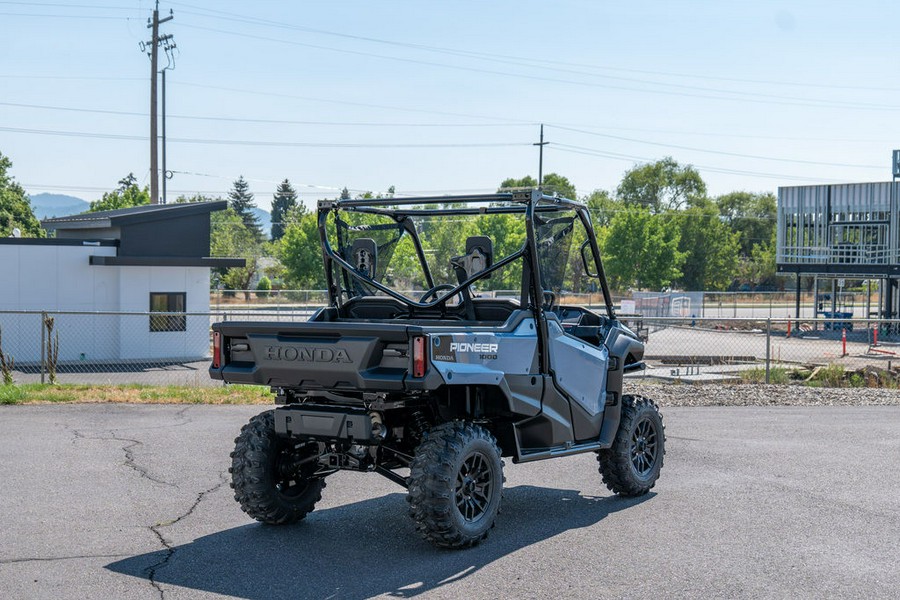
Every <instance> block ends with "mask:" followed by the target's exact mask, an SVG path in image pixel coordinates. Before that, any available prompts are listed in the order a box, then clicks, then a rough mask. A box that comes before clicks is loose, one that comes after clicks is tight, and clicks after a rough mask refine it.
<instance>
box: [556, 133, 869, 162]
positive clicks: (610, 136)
mask: <svg viewBox="0 0 900 600" xmlns="http://www.w3.org/2000/svg"><path fill="white" fill-rule="evenodd" d="M547 126H548V127H553V128H555V129H561V130H563V131H572V132H575V133H582V134H585V135H592V136H597V137H602V138H608V139H613V140H619V141H624V142H633V143H636V144H646V145H649V146H659V147H663V148H674V149H676V150H688V151H692V152H704V153H707V154H718V155H720V156H734V157H737V158H751V159H754V160H767V161H772V162H783V163H796V164H803V165H818V166H825V167H847V168H852V169H879V170H881V169H883V168H884V167H883V166H876V165H859V164H851V163H833V162H823V161H817V160H801V159H793V158H779V157H772V156H764V155H758V154H742V153H740V152H728V151H725V150H707V149H705V148H696V147H693V146H683V145H680V144H666V143H663V142H652V141H649V140H640V139H636V138H629V137H624V136H620V135H613V134H610V133H597V132H596V131H586V130H583V129H576V128H574V127H563V126H560V125H549V124H548V125H547Z"/></svg>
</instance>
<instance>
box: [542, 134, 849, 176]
mask: <svg viewBox="0 0 900 600" xmlns="http://www.w3.org/2000/svg"><path fill="white" fill-rule="evenodd" d="M553 147H554V148H555V149H556V150H559V151H560V152H568V153H570V154H582V155H585V156H593V157H597V158H609V159H612V160H620V161H625V162H632V163H633V162H653V161H654V160H656V159H654V158H649V157H646V156H633V155H628V154H619V153H616V152H604V151H602V150H596V149H593V148H584V147H581V146H570V145H568V144H558V143H557V144H554V145H553ZM692 166H693V167H696V168H698V169H703V170H705V171H710V172H712V173H722V174H726V175H749V176H753V177H761V178H766V179H781V180H790V181H811V180H812V178H810V177H801V176H798V175H785V174H781V173H765V172H760V171H744V170H740V169H727V168H723V167H715V166H710V165H698V164H693V165H692ZM815 180H816V181H826V182H838V181H840V180H838V179H828V178H823V177H816V178H815Z"/></svg>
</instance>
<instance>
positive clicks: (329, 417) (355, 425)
mask: <svg viewBox="0 0 900 600" xmlns="http://www.w3.org/2000/svg"><path fill="white" fill-rule="evenodd" d="M372 425H373V423H372V418H371V417H370V416H369V414H368V413H367V412H366V411H365V410H363V409H356V408H350V407H328V406H317V407H315V408H308V407H305V406H282V407H279V408H276V409H275V433H277V434H278V435H284V436H289V437H292V438H297V439H301V440H315V441H322V442H329V441H334V442H350V443H357V444H372V443H376V442H378V441H380V438H378V437H377V436H376V435H375V434H374V433H373V431H372Z"/></svg>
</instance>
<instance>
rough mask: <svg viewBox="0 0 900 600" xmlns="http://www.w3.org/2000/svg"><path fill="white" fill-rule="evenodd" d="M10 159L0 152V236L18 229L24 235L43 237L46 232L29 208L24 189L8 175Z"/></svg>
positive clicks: (6, 235)
mask: <svg viewBox="0 0 900 600" xmlns="http://www.w3.org/2000/svg"><path fill="white" fill-rule="evenodd" d="M10 168H12V161H11V160H9V158H7V157H6V156H4V155H3V153H0V237H9V236H10V235H12V231H13V229H18V230H19V231H20V232H21V233H22V235H23V236H24V237H44V236H45V235H46V232H45V231H44V230H43V229H41V224H40V222H39V221H38V220H37V218H36V217H35V216H34V212H33V211H32V210H31V201H30V200H29V199H28V196H27V195H26V194H25V189H24V188H23V187H22V186H21V185H19V184H18V183H17V182H16V181H15V180H14V179H13V178H12V177H10V175H9V169H10Z"/></svg>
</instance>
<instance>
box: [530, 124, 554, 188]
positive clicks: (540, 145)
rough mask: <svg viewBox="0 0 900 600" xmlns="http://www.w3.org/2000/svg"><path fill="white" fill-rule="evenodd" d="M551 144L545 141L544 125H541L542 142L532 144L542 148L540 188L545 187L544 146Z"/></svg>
mask: <svg viewBox="0 0 900 600" xmlns="http://www.w3.org/2000/svg"><path fill="white" fill-rule="evenodd" d="M549 143H550V142H545V141H544V124H543V123H541V141H540V142H537V143H536V144H532V146H539V147H540V154H539V155H538V188H540V187H541V186H542V185H544V146H546V145H547V144H549Z"/></svg>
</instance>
